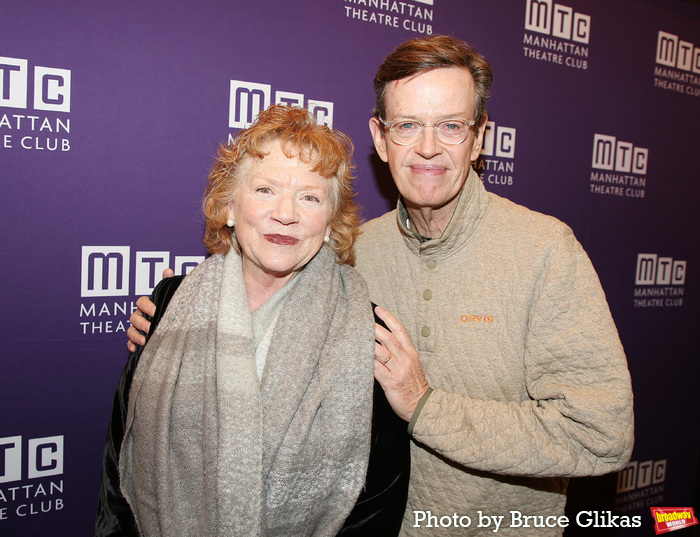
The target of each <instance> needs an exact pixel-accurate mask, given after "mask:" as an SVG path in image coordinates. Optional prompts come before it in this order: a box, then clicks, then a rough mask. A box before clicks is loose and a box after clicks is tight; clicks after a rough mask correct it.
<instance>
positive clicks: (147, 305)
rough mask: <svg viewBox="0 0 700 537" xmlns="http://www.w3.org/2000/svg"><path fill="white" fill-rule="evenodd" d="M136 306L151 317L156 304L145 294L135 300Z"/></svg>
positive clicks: (154, 311)
mask: <svg viewBox="0 0 700 537" xmlns="http://www.w3.org/2000/svg"><path fill="white" fill-rule="evenodd" d="M136 307H137V308H138V309H139V310H141V311H142V312H143V313H145V314H146V315H149V316H151V317H153V316H154V315H155V314H156V305H155V304H154V303H153V302H151V299H150V298H149V297H147V296H142V297H140V298H139V299H138V300H137V301H136Z"/></svg>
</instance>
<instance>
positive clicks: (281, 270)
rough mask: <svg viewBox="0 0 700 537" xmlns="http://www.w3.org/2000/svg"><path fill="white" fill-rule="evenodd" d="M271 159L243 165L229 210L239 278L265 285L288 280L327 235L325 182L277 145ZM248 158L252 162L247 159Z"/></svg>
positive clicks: (272, 147) (328, 210)
mask: <svg viewBox="0 0 700 537" xmlns="http://www.w3.org/2000/svg"><path fill="white" fill-rule="evenodd" d="M268 149H270V154H269V155H267V156H265V157H264V158H263V159H262V160H258V159H253V160H251V161H249V162H246V163H244V165H243V170H242V172H243V174H244V176H243V177H242V179H241V183H240V185H239V187H238V189H237V190H236V192H235V194H234V200H233V202H232V203H231V204H230V205H229V210H228V216H229V218H233V219H234V222H235V230H236V238H237V240H238V244H239V246H240V249H241V255H242V259H243V274H244V276H247V277H250V276H252V277H254V278H256V279H258V281H264V280H265V279H266V278H268V277H274V278H286V279H289V278H291V277H292V276H293V275H294V274H296V273H297V272H299V271H300V270H301V269H303V268H304V266H305V265H306V264H307V263H308V262H309V261H310V260H311V258H313V257H314V256H315V255H316V253H317V252H318V251H319V250H320V249H321V246H322V245H323V239H324V236H325V235H328V234H330V225H329V223H330V218H331V213H332V206H331V200H330V196H329V194H328V190H327V183H328V180H326V179H324V178H323V177H321V176H320V175H318V174H317V173H315V172H312V171H311V169H310V166H309V165H308V164H305V163H303V162H301V161H300V160H299V158H297V157H294V158H289V157H287V156H286V155H285V154H284V153H283V152H282V149H281V147H280V144H279V143H278V142H271V144H270V146H269V148H268ZM249 158H252V157H249Z"/></svg>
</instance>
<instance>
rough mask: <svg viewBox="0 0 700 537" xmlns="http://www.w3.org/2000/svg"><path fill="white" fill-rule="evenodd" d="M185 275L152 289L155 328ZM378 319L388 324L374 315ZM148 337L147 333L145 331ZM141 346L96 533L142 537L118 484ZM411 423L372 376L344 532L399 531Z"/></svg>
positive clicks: (115, 426) (110, 449)
mask: <svg viewBox="0 0 700 537" xmlns="http://www.w3.org/2000/svg"><path fill="white" fill-rule="evenodd" d="M182 279H183V276H174V277H172V278H165V279H164V280H162V281H161V282H160V283H159V284H158V285H157V286H156V288H155V289H154V290H153V294H152V295H151V300H152V301H153V303H154V304H155V305H156V314H155V316H154V317H153V318H152V319H151V330H150V333H153V331H154V330H155V328H156V326H157V325H158V322H159V321H160V319H161V318H162V317H163V314H164V313H165V309H166V308H167V306H168V304H169V302H170V299H171V298H172V296H173V294H175V290H176V289H177V288H178V286H179V285H180V282H181V281H182ZM374 319H375V321H376V322H378V323H380V324H382V325H384V323H382V321H381V320H380V319H379V318H378V317H377V316H376V315H375V317H374ZM146 337H148V335H147V336H146ZM142 351H143V347H139V348H138V349H137V350H136V352H134V353H132V354H131V355H130V356H129V360H128V362H127V364H126V367H125V368H124V371H123V372H122V376H121V378H120V379H119V384H118V385H117V390H116V393H115V395H114V404H113V407H112V417H111V419H110V423H109V429H108V431H107V440H106V442H105V448H104V454H103V459H102V487H101V490H100V501H99V506H98V510H97V520H96V522H95V536H96V537H117V536H120V537H131V536H138V534H139V533H138V530H137V529H136V522H135V520H134V515H133V513H132V512H131V507H129V504H128V503H127V501H126V499H125V498H124V496H123V495H122V493H121V490H120V486H119V452H120V450H121V444H122V440H123V438H124V427H125V424H126V414H127V407H128V403H129V392H130V390H131V381H132V379H133V376H134V372H135V371H136V366H137V365H138V362H139V358H140V357H141V352H142ZM406 428H407V424H406V422H405V421H403V420H402V419H400V418H399V417H398V416H396V414H394V412H393V410H391V407H390V406H389V403H388V402H387V400H386V397H385V395H384V390H382V388H381V386H380V385H379V383H378V382H377V381H376V380H375V381H374V404H373V411H372V444H371V449H370V455H369V466H368V468H367V478H366V480H365V486H364V488H363V489H362V492H361V493H360V496H359V498H358V499H357V503H356V504H355V507H354V508H353V510H352V511H351V512H350V515H349V516H348V518H347V519H346V520H345V524H344V525H343V527H342V529H341V530H340V532H339V533H338V536H342V537H368V536H374V535H377V536H382V537H384V536H386V537H391V536H394V535H398V533H399V529H400V528H401V522H402V520H403V513H404V509H405V507H406V496H407V494H408V478H409V473H410V453H409V436H408V433H407V431H406Z"/></svg>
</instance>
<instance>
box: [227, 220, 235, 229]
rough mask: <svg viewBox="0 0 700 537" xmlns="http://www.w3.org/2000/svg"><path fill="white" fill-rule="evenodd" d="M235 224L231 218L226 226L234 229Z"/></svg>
mask: <svg viewBox="0 0 700 537" xmlns="http://www.w3.org/2000/svg"><path fill="white" fill-rule="evenodd" d="M233 224H235V222H234V221H233V218H229V219H228V220H226V225H227V226H228V227H233Z"/></svg>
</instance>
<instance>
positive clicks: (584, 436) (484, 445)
mask: <svg viewBox="0 0 700 537" xmlns="http://www.w3.org/2000/svg"><path fill="white" fill-rule="evenodd" d="M561 239H562V240H561V241H559V243H558V244H556V245H555V246H554V247H553V248H552V251H551V252H550V254H549V256H548V257H547V260H546V262H545V264H544V267H543V269H542V272H541V276H540V278H539V281H538V285H537V289H536V292H535V294H534V298H533V300H532V304H531V307H530V315H529V324H528V328H527V334H526V337H525V348H524V351H523V361H524V362H523V363H524V368H525V383H526V390H527V394H528V396H529V399H527V400H525V401H514V402H503V401H493V400H477V399H474V398H470V397H468V396H465V395H459V394H454V393H448V392H446V391H444V390H441V389H435V390H434V391H433V393H432V394H431V395H430V397H429V398H428V399H427V401H426V403H425V405H424V407H423V409H422V410H421V412H420V415H419V416H418V418H417V419H415V420H414V423H413V429H412V431H411V433H412V435H413V437H414V439H415V440H417V441H418V442H420V443H422V444H424V445H426V446H427V447H429V448H431V449H433V450H435V451H437V452H438V453H440V454H441V455H443V456H444V457H446V458H448V459H450V460H452V461H454V462H456V463H459V464H461V465H463V466H466V467H469V468H472V469H475V470H482V471H488V472H495V473H501V474H508V475H528V476H540V477H551V476H572V477H573V476H588V475H600V474H604V473H608V472H613V471H616V470H618V469H620V468H622V467H623V466H624V465H625V464H627V462H628V460H629V457H630V455H631V452H632V445H633V409H632V388H631V382H630V376H629V371H628V369H627V361H626V358H625V354H624V351H623V348H622V344H621V343H620V340H619V337H618V334H617V330H616V328H615V325H614V322H613V320H612V316H611V315H610V311H609V308H608V305H607V302H606V300H605V295H604V293H603V290H602V288H601V286H600V282H599V280H598V276H597V275H596V273H595V271H594V269H593V266H592V264H591V262H590V260H589V259H588V256H587V255H586V253H585V252H584V251H583V248H582V247H581V245H580V244H579V243H578V242H577V241H576V240H575V238H574V237H573V234H571V233H569V234H568V235H566V236H564V237H561ZM465 359H467V360H468V359H469V358H468V356H465ZM486 362H488V360H486Z"/></svg>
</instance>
